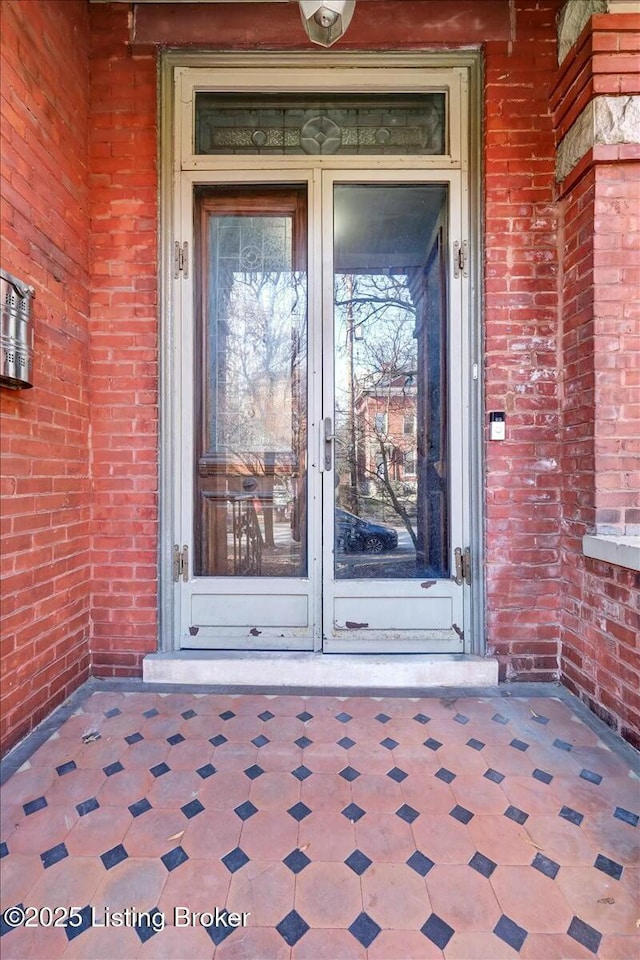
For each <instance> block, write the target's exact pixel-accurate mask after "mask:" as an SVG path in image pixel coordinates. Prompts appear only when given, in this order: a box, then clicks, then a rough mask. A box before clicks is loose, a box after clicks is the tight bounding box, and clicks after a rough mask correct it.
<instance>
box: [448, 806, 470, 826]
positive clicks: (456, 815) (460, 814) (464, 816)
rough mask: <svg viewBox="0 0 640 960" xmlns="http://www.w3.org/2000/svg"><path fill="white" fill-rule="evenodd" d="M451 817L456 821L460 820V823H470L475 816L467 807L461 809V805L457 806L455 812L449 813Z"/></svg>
mask: <svg viewBox="0 0 640 960" xmlns="http://www.w3.org/2000/svg"><path fill="white" fill-rule="evenodd" d="M449 816H450V817H453V819H454V820H458V821H459V822H460V823H469V821H470V820H471V819H472V817H473V814H472V813H471V810H467V809H466V808H465V807H461V806H460V804H459V803H457V804H456V805H455V807H454V808H453V810H451V812H450V813H449Z"/></svg>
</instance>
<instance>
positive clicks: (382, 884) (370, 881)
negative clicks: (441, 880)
mask: <svg viewBox="0 0 640 960" xmlns="http://www.w3.org/2000/svg"><path fill="white" fill-rule="evenodd" d="M360 884H361V887H362V905H363V910H364V911H365V913H367V914H368V915H369V916H370V917H371V918H372V919H373V920H375V922H376V923H377V924H378V925H379V926H380V927H382V929H383V930H419V929H420V927H421V926H422V924H423V923H424V922H425V920H426V919H427V917H428V916H429V915H430V914H431V912H432V910H431V905H430V901H429V896H428V894H427V888H426V886H425V882H424V879H423V878H422V877H421V876H419V875H418V874H417V873H416V872H415V870H412V869H411V868H410V867H408V866H407V865H406V863H377V862H376V863H373V864H372V865H371V866H370V867H369V868H368V869H367V870H365V872H364V873H363V874H362V876H361V877H360Z"/></svg>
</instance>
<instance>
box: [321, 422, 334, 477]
mask: <svg viewBox="0 0 640 960" xmlns="http://www.w3.org/2000/svg"><path fill="white" fill-rule="evenodd" d="M332 429H333V423H332V420H331V417H325V418H324V420H323V421H322V468H323V470H331V467H332V466H333V441H334V440H335V438H336V437H335V434H334V433H332V432H331V431H332Z"/></svg>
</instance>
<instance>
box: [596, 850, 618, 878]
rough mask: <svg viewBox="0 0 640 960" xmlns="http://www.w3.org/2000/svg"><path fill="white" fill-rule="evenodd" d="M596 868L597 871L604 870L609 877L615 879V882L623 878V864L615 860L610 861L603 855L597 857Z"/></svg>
mask: <svg viewBox="0 0 640 960" xmlns="http://www.w3.org/2000/svg"><path fill="white" fill-rule="evenodd" d="M594 867H595V868H596V870H602V872H603V873H606V874H607V876H609V877H613V879H614V880H619V879H620V877H621V876H622V869H623V868H622V864H620V863H616V861H615V860H610V859H609V857H605V856H603V854H601V853H599V854H598V856H597V857H596V862H595V863H594Z"/></svg>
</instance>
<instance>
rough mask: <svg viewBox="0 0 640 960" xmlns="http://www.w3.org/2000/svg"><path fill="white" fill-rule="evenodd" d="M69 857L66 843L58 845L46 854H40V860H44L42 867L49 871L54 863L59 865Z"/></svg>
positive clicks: (46, 851)
mask: <svg viewBox="0 0 640 960" xmlns="http://www.w3.org/2000/svg"><path fill="white" fill-rule="evenodd" d="M68 856H69V851H68V850H67V848H66V847H65V845H64V843H56V845H55V847H51V848H50V849H49V850H45V852H44V853H41V854H40V859H41V860H42V866H43V867H44V868H45V870H46V869H47V867H52V866H53V865H54V863H59V862H60V860H64V859H65V857H68Z"/></svg>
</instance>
